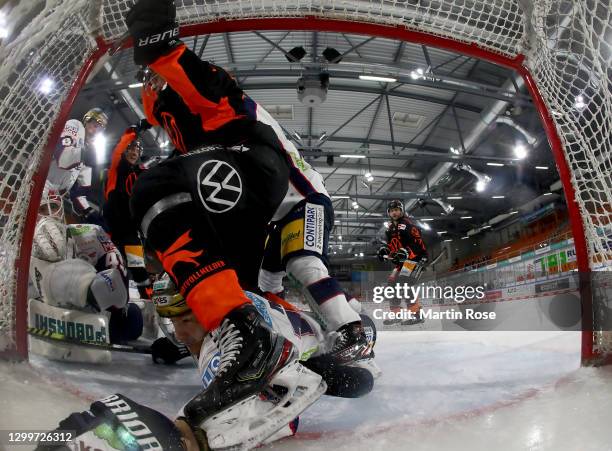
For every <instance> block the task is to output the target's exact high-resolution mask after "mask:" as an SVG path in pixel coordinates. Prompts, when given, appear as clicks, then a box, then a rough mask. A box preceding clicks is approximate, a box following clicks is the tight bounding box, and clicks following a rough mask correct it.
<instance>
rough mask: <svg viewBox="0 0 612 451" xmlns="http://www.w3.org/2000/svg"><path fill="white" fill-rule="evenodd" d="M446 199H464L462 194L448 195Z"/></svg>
mask: <svg viewBox="0 0 612 451" xmlns="http://www.w3.org/2000/svg"><path fill="white" fill-rule="evenodd" d="M446 199H448V200H459V199H463V197H461V196H448V197H447V198H446Z"/></svg>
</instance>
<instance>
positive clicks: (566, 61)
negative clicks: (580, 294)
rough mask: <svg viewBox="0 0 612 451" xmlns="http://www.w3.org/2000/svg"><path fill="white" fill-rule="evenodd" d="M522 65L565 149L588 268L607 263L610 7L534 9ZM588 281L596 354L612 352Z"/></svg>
mask: <svg viewBox="0 0 612 451" xmlns="http://www.w3.org/2000/svg"><path fill="white" fill-rule="evenodd" d="M535 3H536V4H535V5H534V11H533V14H532V27H533V33H532V35H531V39H532V42H531V45H532V48H531V49H530V52H529V54H528V58H527V65H528V67H529V69H530V72H531V74H532V76H533V78H534V79H535V81H536V83H537V85H538V88H539V89H540V92H541V93H542V95H543V97H544V101H545V103H546V104H547V107H548V111H549V113H550V114H551V115H552V117H553V119H554V121H555V124H556V127H557V130H558V133H559V135H560V138H561V140H562V142H563V147H564V149H565V157H566V160H567V162H568V165H569V167H570V171H571V179H572V184H573V186H574V189H575V191H576V198H577V199H576V200H577V206H578V208H579V209H580V216H581V217H582V221H583V223H584V228H585V234H586V241H587V245H588V248H587V249H588V252H589V257H590V263H591V268H592V269H594V270H597V271H603V270H607V269H608V268H610V263H611V262H612V221H611V218H612V189H611V188H612V160H611V159H612V153H611V150H612V95H611V93H612V17H611V15H612V10H611V9H610V3H609V2H603V1H602V2H596V1H585V2H558V1H552V0H548V1H541V2H535ZM606 278H607V277H605V276H604V275H601V276H600V275H598V274H597V273H596V274H594V275H593V277H592V284H593V290H592V295H593V297H594V299H593V315H594V349H595V351H596V352H599V353H608V352H610V351H612V337H611V336H610V333H609V332H608V331H609V330H612V328H611V327H610V325H609V324H608V323H609V316H610V315H609V313H608V311H609V307H608V301H607V299H608V298H609V297H608V296H607V289H606V287H605V280H606Z"/></svg>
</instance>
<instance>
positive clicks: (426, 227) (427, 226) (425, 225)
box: [421, 222, 431, 230]
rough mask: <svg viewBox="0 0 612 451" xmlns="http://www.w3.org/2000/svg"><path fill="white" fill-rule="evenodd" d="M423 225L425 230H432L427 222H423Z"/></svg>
mask: <svg viewBox="0 0 612 451" xmlns="http://www.w3.org/2000/svg"><path fill="white" fill-rule="evenodd" d="M421 227H423V229H424V230H431V226H430V225H429V224H427V223H426V222H423V223H421Z"/></svg>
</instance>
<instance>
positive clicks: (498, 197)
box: [491, 196, 506, 199]
mask: <svg viewBox="0 0 612 451" xmlns="http://www.w3.org/2000/svg"><path fill="white" fill-rule="evenodd" d="M505 197H506V196H491V199H504V198H505Z"/></svg>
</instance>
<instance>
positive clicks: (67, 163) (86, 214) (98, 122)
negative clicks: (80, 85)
mask: <svg viewBox="0 0 612 451" xmlns="http://www.w3.org/2000/svg"><path fill="white" fill-rule="evenodd" d="M107 124H108V116H107V115H106V113H104V111H102V110H101V109H100V108H92V109H91V110H89V111H88V112H87V113H85V115H84V116H83V122H81V121H79V120H78V119H70V120H68V121H67V122H66V125H64V130H63V131H62V134H61V136H60V141H59V143H58V144H57V147H56V149H55V152H54V154H53V159H52V160H51V165H50V167H49V173H48V175H47V180H46V183H45V190H46V191H48V192H49V195H50V196H54V195H56V196H60V197H63V196H64V195H66V194H67V193H68V195H69V196H70V200H71V201H72V205H73V210H74V212H75V213H76V214H77V215H79V216H81V217H82V218H83V222H95V223H100V222H101V217H100V215H99V214H97V212H96V211H95V210H94V208H93V207H92V205H91V204H90V203H89V201H88V200H87V193H88V192H89V189H90V188H91V176H92V171H91V168H90V167H89V166H86V165H85V164H84V162H83V158H84V152H85V150H86V148H88V147H89V148H92V147H93V140H94V138H95V136H96V135H97V134H98V133H101V132H103V131H104V129H105V128H106V125H107Z"/></svg>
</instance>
